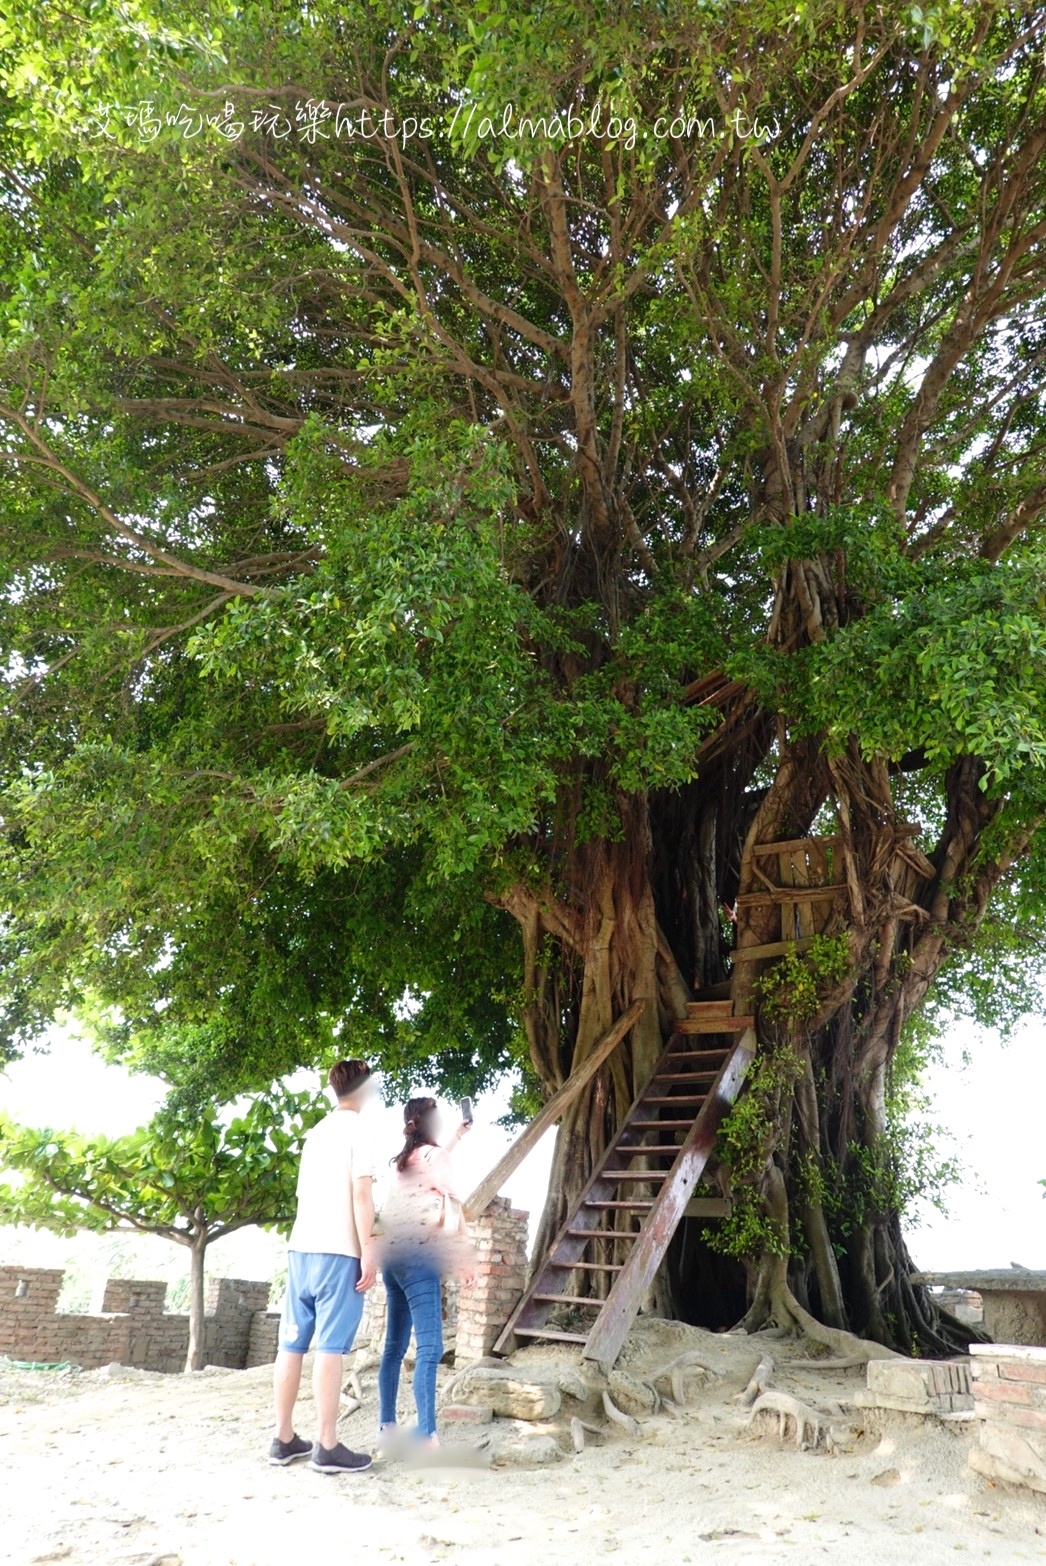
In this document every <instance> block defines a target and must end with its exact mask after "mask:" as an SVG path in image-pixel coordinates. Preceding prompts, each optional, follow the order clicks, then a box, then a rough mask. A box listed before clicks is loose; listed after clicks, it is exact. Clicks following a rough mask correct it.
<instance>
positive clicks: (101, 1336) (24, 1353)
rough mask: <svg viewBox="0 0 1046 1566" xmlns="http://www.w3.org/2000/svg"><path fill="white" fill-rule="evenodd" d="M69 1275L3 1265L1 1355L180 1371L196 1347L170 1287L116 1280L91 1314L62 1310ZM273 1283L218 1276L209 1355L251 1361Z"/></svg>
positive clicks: (210, 1307) (210, 1294) (218, 1360)
mask: <svg viewBox="0 0 1046 1566" xmlns="http://www.w3.org/2000/svg"><path fill="white" fill-rule="evenodd" d="M61 1287H62V1272H61V1271H60V1270H57V1269H54V1268H36V1267H0V1354H4V1355H7V1356H8V1357H9V1358H11V1359H21V1360H34V1361H38V1362H42V1363H44V1364H56V1363H58V1362H60V1361H62V1360H68V1361H69V1362H70V1363H71V1364H74V1365H80V1366H81V1367H82V1368H83V1369H84V1370H96V1369H98V1367H99V1366H101V1365H110V1364H112V1363H114V1361H115V1362H116V1363H119V1364H122V1365H136V1366H138V1367H139V1368H140V1369H142V1370H168V1371H178V1370H183V1369H184V1367H185V1356H186V1352H187V1350H188V1346H189V1318H188V1316H181V1315H174V1314H168V1313H167V1312H166V1311H165V1310H164V1308H163V1306H164V1298H165V1296H166V1293H167V1285H166V1284H165V1283H158V1282H156V1281H155V1280H153V1279H147V1280H142V1279H136V1278H110V1279H109V1281H108V1282H107V1283H106V1285H105V1289H104V1291H103V1292H102V1295H101V1298H100V1300H99V1302H98V1304H99V1309H98V1310H97V1311H95V1312H93V1313H92V1314H91V1315H79V1314H73V1313H67V1312H64V1311H58V1310H57V1309H56V1306H57V1303H58V1294H59V1290H60V1289H61ZM268 1297H269V1285H268V1284H267V1283H258V1282H253V1281H247V1280H244V1279H239V1278H214V1279H212V1280H211V1281H210V1283H209V1285H208V1290H207V1297H206V1300H205V1310H206V1312H207V1318H206V1323H205V1328H204V1344H205V1358H206V1362H207V1364H209V1365H225V1366H228V1367H230V1368H232V1369H239V1368H241V1367H242V1366H243V1365H244V1364H245V1363H246V1362H247V1356H248V1348H249V1342H250V1336H251V1327H252V1322H253V1318H254V1316H255V1315H256V1314H258V1313H259V1312H264V1309H265V1305H266V1303H267V1301H268Z"/></svg>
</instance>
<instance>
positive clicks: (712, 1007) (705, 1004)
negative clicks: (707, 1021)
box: [686, 1000, 734, 1017]
mask: <svg viewBox="0 0 1046 1566" xmlns="http://www.w3.org/2000/svg"><path fill="white" fill-rule="evenodd" d="M733 1009H734V1003H733V1001H732V1000H710V1001H688V1002H687V1008H686V1014H687V1016H688V1017H729V1016H730V1013H731V1012H732V1011H733Z"/></svg>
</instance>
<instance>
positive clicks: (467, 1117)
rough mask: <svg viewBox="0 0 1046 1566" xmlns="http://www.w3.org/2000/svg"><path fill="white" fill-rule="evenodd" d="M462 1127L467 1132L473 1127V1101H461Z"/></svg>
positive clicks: (467, 1099)
mask: <svg viewBox="0 0 1046 1566" xmlns="http://www.w3.org/2000/svg"><path fill="white" fill-rule="evenodd" d="M461 1125H462V1129H463V1130H465V1131H468V1130H469V1129H470V1127H471V1125H472V1100H471V1099H470V1098H463V1099H462V1100H461Z"/></svg>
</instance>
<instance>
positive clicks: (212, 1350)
mask: <svg viewBox="0 0 1046 1566" xmlns="http://www.w3.org/2000/svg"><path fill="white" fill-rule="evenodd" d="M268 1303H269V1284H267V1283H261V1282H257V1281H255V1280H253V1279H249V1278H209V1279H208V1280H207V1285H206V1292H205V1294H204V1306H203V1308H204V1314H205V1316H206V1318H207V1320H206V1322H205V1324H204V1345H205V1354H204V1358H205V1359H206V1362H207V1364H208V1365H224V1366H225V1367H226V1369H228V1370H242V1369H243V1368H244V1366H245V1365H246V1364H247V1359H248V1353H249V1349H250V1338H251V1321H252V1319H253V1317H254V1316H255V1314H256V1313H257V1312H258V1311H264V1310H265V1307H266V1306H267V1305H268Z"/></svg>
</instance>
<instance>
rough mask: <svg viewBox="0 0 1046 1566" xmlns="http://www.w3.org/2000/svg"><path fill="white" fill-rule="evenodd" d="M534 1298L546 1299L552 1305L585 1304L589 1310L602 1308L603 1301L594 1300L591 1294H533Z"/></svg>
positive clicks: (532, 1297)
mask: <svg viewBox="0 0 1046 1566" xmlns="http://www.w3.org/2000/svg"><path fill="white" fill-rule="evenodd" d="M530 1297H531V1299H532V1300H545V1301H547V1302H548V1303H549V1304H552V1305H584V1306H587V1308H588V1309H589V1310H602V1309H603V1301H602V1300H594V1299H593V1298H592V1296H591V1295H590V1294H532V1295H531V1296H530Z"/></svg>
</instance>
